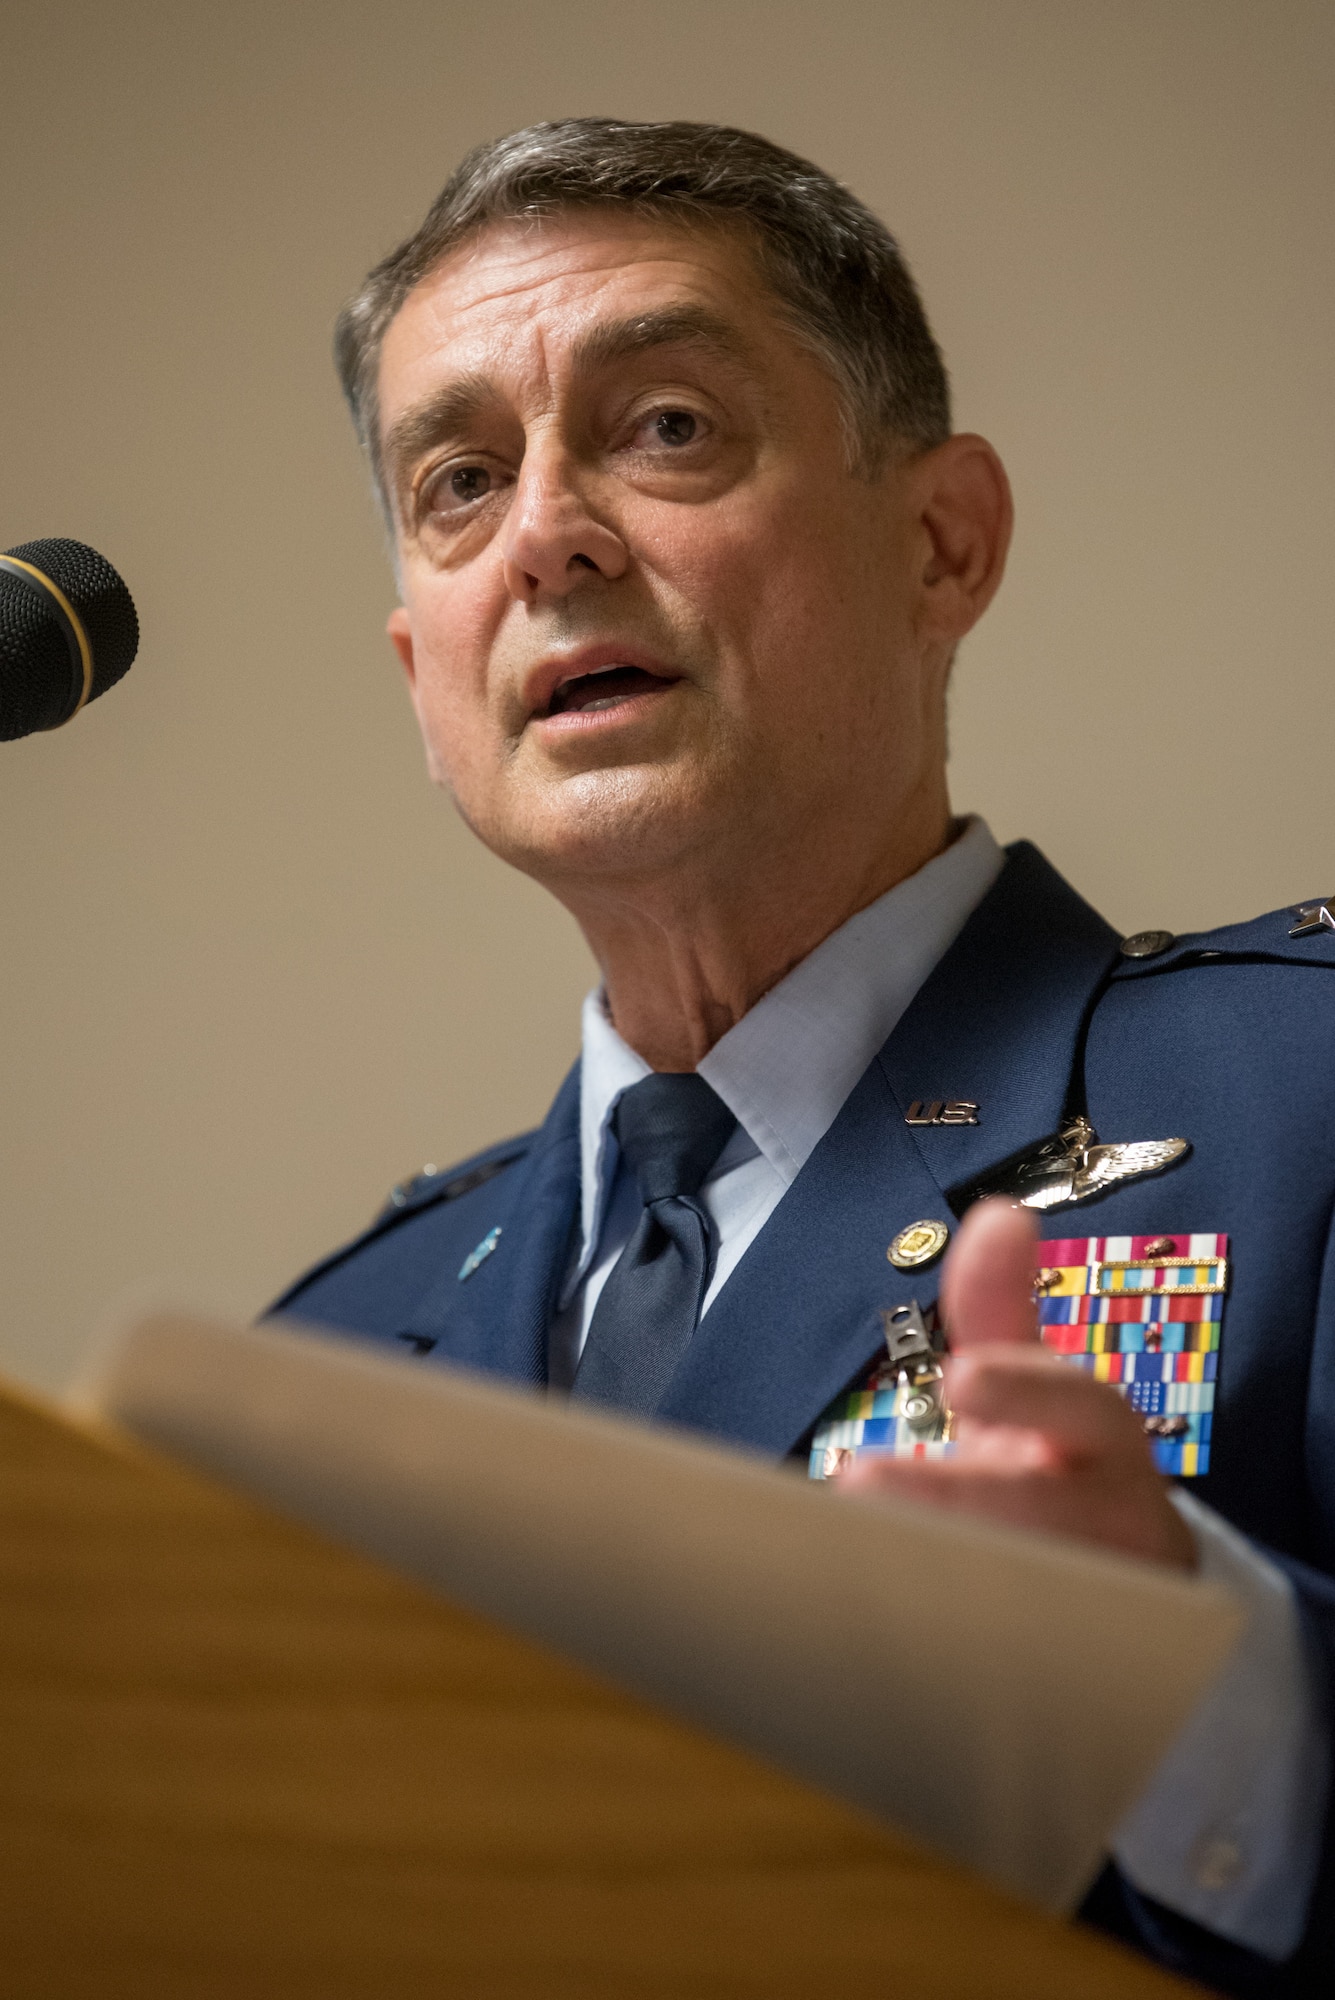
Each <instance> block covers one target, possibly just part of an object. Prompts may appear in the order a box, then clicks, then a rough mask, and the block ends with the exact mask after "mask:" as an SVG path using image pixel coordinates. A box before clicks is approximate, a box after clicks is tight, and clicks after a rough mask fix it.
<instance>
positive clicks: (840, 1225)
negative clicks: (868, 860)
mask: <svg viewBox="0 0 1335 2000" xmlns="http://www.w3.org/2000/svg"><path fill="white" fill-rule="evenodd" d="M1116 947H1117V935H1116V933H1115V932H1114V931H1113V930H1112V929H1111V928H1110V927H1109V926H1108V925H1107V924H1105V923H1104V921H1103V919H1102V918H1101V917H1099V916H1098V915H1097V914H1096V913H1095V912H1094V911H1093V910H1091V909H1090V908H1089V906H1088V905H1087V904H1086V903H1084V902H1082V901H1081V899H1080V898H1079V897H1078V896H1077V895H1076V894H1075V892H1074V891H1073V890H1072V889H1071V888H1070V887H1069V886H1068V885H1067V883H1065V882H1064V881H1063V880H1062V878H1061V876H1059V875H1058V874H1057V873H1056V871H1055V870H1054V869H1053V868H1051V867H1049V865H1048V863H1047V862H1046V861H1044V859H1043V857H1042V856H1041V855H1040V854H1039V853H1038V852H1037V850H1036V849H1035V848H1033V847H1030V846H1029V845H1028V844H1027V843H1020V844H1018V845H1017V846H1016V847H1015V848H1013V849H1011V850H1010V853H1009V858H1008V860H1007V864H1006V867H1005V868H1004V870H1003V871H1002V874H1001V875H1000V877H999V878H998V880H997V882H996V883H995V885H994V886H993V888H992V890H991V891H990V892H989V894H988V895H987V896H986V897H985V898H984V900H983V902H982V903H981V904H980V905H979V907H978V909H977V910H976V911H975V912H974V915H973V916H972V917H971V918H970V920H969V922H968V924H967V925H966V926H965V928H964V930H963V931H962V932H961V934H960V936H959V937H958V938H957V939H956V941H955V943H954V945H953V946H952V947H951V949H950V951H949V952H948V953H947V954H946V957H945V958H944V959H943V960H942V962H941V964H940V965H939V966H938V967H937V969H936V971H935V972H934V973H933V974H932V976H931V978H930V979H929V980H928V981H927V983H926V984H925V985H924V987H923V989H922V991H921V992H920V993H919V995H918V997H917V998H916V1000H915V1001H914V1003H913V1005H912V1007H910V1009H909V1010H908V1012H907V1013H906V1014H905V1016H904V1018H903V1020H902V1021H901V1022H900V1024H899V1026H898V1027H897V1028H896V1029H895V1032H894V1034H893V1035H892V1036H891V1037H890V1039H889V1041H888V1042H887V1043H886V1045H885V1047H884V1049H882V1051H881V1052H880V1054H879V1055H878V1056H877V1058H876V1059H875V1061H874V1062H873V1063H872V1064H871V1065H870V1067H869V1068H868V1069H867V1071H866V1072H865V1074H864V1075H863V1077H862V1078H861V1080H860V1081H859V1083H858V1084H857V1086H856V1088H855V1089H854V1090H853V1092H852V1094H851V1096H850V1097H849V1098H848V1101H847V1102H846V1104H845V1105H844V1107H843V1109H842V1110H841V1112H840V1113H839V1116H838V1118H837V1119H836V1120H835V1122H834V1124H833V1125H832V1126H831V1128H830V1130H829V1131H828V1132H827V1133H826V1135H825V1137H824V1139H823V1140H822V1141H821V1143H820V1145H819V1146H818V1147H817V1148H816V1150H815V1152H814V1153H813V1154H812V1155H811V1158H810V1159H809V1160H808V1161H807V1163H806V1165H805V1166H804V1167H803V1169H802V1171H801V1173H800V1174H799V1175H798V1177H797V1179H796V1180H795V1181H794V1183H793V1185H792V1187H791V1188H790V1189H789V1190H788V1193H787V1194H786V1195H785V1196H784V1198H783V1200H782V1201H781V1202H780V1204H779V1206H778V1208H776V1210H775V1211H774V1213H773V1215H772V1216H771V1217H770V1219H769V1221H768V1222H767V1223H766V1225H765V1227H764V1229H763V1230H762V1231H761V1233H760V1235H759V1236H758V1237H757V1238H756V1241H755V1242H754V1243H753V1244H752V1246H751V1248H750V1249H749V1250H748V1252H747V1254H746V1256H745V1257H744V1258H743V1259H742V1262H741V1263H740V1264H739V1265H738V1267H737V1269H736V1271H735V1272H734V1273H733V1275H732V1277H731V1278H730V1279H729V1281H728V1283H727V1284H726V1285H725V1286H724V1288H723V1290H722V1291H721V1292H720V1293H719V1296H718V1298H717V1299H716V1300H715V1302H714V1304H713V1306H712V1307H711V1308H710V1310H709V1312H708V1313H707V1314H706V1316H705V1318H704V1320H703V1321H702V1322H701V1324H700V1328H699V1330H698V1332H697V1334H696V1336H695V1339H694V1340H693V1341H692V1343H691V1346H690V1348H689V1349H688V1350H687V1352H686V1354H685V1356H684V1357H683V1360H682V1363H681V1366H680V1367H679V1369H678V1371H677V1373H676V1375H675V1376H674V1378H673V1380H672V1382H671V1383H670V1385H669V1387H668V1392H667V1396H666V1398H665V1400H664V1403H663V1405H662V1407H661V1409H660V1411H659V1415H660V1416H661V1417H662V1418H664V1419H665V1420H667V1421H670V1422H675V1423H681V1424H687V1425H690V1426H692V1427H693V1428H696V1429H700V1430H707V1431H716V1432H721V1433H723V1434H726V1435H728V1436H730V1437H733V1438H736V1439H737V1440H738V1441H739V1442H741V1443H744V1444H751V1445H754V1446H756V1447H757V1448H759V1449H761V1450H764V1451H768V1452H779V1453H786V1452H788V1451H790V1450H791V1449H792V1448H793V1446H794V1445H795V1444H797V1443H798V1442H799V1441H800V1439H801V1438H802V1437H803V1436H804V1435H805V1433H806V1432H807V1431H809V1430H810V1428H811V1426H812V1425H813V1424H814V1423H815V1421H816V1420H817V1418H818V1417H819V1416H820V1413H821V1411H822V1410H823V1409H824V1408H825V1407H826V1405H827V1404H828V1403H829V1402H830V1401H831V1400H832V1399H833V1398H834V1397H835V1396H836V1395H838V1394H839V1392H840V1391H841V1390H842V1389H844V1388H845V1387H847V1385H848V1383H849V1382H850V1381H852V1380H853V1379H854V1378H855V1377H856V1376H857V1375H858V1374H859V1373H860V1372H861V1371H862V1370H863V1369H864V1368H865V1367H866V1366H867V1365H868V1363H869V1362H870V1361H871V1360H872V1359H873V1357H874V1356H875V1354H876V1353H877V1351H878V1350H879V1348H880V1346H881V1341H882V1333H881V1324H880V1317H879V1314H880V1310H881V1309H882V1308H884V1307H887V1306H895V1305H900V1304H902V1303H904V1302H905V1301H906V1300H908V1299H911V1298H916V1299H917V1300H918V1301H919V1303H920V1304H922V1305H926V1304H927V1303H928V1302H929V1301H930V1300H933V1299H934V1298H935V1297H936V1291H937V1284H938V1280H939V1274H940V1264H939V1263H937V1264H935V1265H934V1266H933V1267H932V1268H931V1269H930V1270H926V1271H917V1272H913V1271H899V1270H897V1269H896V1268H895V1267H894V1266H893V1265H892V1264H891V1263H890V1262H889V1261H888V1259H887V1257H886V1250H887V1247H888V1245H889V1243H890V1241H891V1239H892V1237H894V1236H895V1235H896V1234H897V1233H898V1232H899V1231H900V1230H901V1229H903V1228H906V1227H907V1226H908V1225H909V1224H910V1223H913V1222H920V1221H940V1222H943V1223H945V1224H946V1225H947V1226H948V1227H950V1228H951V1229H952V1230H953V1227H954V1220H955V1219H954V1216H953V1214H952V1211H951V1208H950V1204H949V1202H948V1201H947V1199H946V1193H945V1190H946V1189H947V1188H948V1187H950V1186H952V1185H954V1184H955V1183H956V1182H958V1181H960V1180H962V1179H966V1178H969V1179H971V1178H973V1176H974V1175H975V1174H976V1173H978V1172H980V1171H981V1170H982V1169H983V1168H984V1167H987V1166H991V1165H994V1164H996V1163H997V1162H998V1161H999V1160H1002V1159H1005V1158H1006V1157H1007V1156H1008V1155H1009V1154H1010V1153H1013V1152H1015V1151H1017V1150H1018V1149H1019V1148H1020V1147H1021V1146H1024V1145H1028V1144H1030V1143H1032V1142H1033V1141H1034V1140H1036V1139H1040V1138H1043V1137H1045V1136H1046V1135H1047V1134H1048V1133H1050V1132H1052V1131H1053V1130H1054V1129H1055V1128H1056V1126H1057V1125H1058V1123H1059V1121H1060V1118H1061V1114H1062V1110H1063V1107H1064V1103H1065V1099H1066V1094H1067V1090H1068V1087H1069V1081H1070V1076H1071V1070H1072V1065H1073V1062H1074V1059H1075V1055H1076V1051H1077V1048H1078V1044H1079V1040H1080V1035H1081V1030H1082V1025H1083V1022H1084V1019H1085V1015H1086V1011H1087V1009H1088V1006H1089V1004H1090V1001H1091V999H1092V997H1093V995H1094V994H1095V993H1096V992H1097V990H1098V988H1099V986H1100V985H1101V983H1102V980H1103V978H1104V976H1105V975H1106V972H1107V969H1108V967H1109V965H1110V964H1111V963H1112V962H1113V959H1114V957H1115V954H1116ZM915 1097H922V1098H925V1099H928V1100H930V1099H932V1098H937V1097H939V1098H942V1099H950V1098H954V1099H959V1098H971V1099H973V1100H974V1101H975V1102H976V1103H977V1104H978V1105H979V1106H980V1111H979V1120H980V1122H979V1124H978V1125H976V1126H948V1127H941V1128H934V1127H928V1128H921V1127H916V1126H908V1125H906V1124H905V1122H904V1116H905V1112H906V1111H907V1109H908V1107H909V1105H910V1104H911V1103H912V1101H913V1099H914V1098H915Z"/></svg>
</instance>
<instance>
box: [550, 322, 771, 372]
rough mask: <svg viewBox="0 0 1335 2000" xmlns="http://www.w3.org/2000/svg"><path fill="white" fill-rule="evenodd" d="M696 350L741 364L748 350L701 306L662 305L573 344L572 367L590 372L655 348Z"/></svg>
mask: <svg viewBox="0 0 1335 2000" xmlns="http://www.w3.org/2000/svg"><path fill="white" fill-rule="evenodd" d="M682 346H690V347H699V348H703V349H704V350H705V351H706V352H707V353H711V354H713V355H715V356H717V358H718V359H719V360H721V361H733V362H736V361H745V360H747V359H749V356H750V349H749V347H748V346H747V343H746V342H745V341H744V340H743V339H742V337H741V335H740V334H739V333H738V332H737V330H736V328H735V327H733V326H730V325H729V323H728V321H727V320H726V319H722V318H720V316H719V315H718V314H717V313H713V312H710V311H709V310H708V308H707V307H705V306H663V307H661V308H660V309H659V311H657V312H647V313H636V314H634V315H633V316H632V317H631V318H629V319H614V320H604V321H603V322H602V323H601V324H600V325H598V326H594V327H590V329H589V331H588V332H587V333H585V334H582V335H581V336H580V338H579V339H578V340H577V341H576V342H575V348H574V362H575V366H576V368H579V369H582V370H584V371H586V372H590V373H591V372H592V371H593V370H594V369H595V368H605V367H606V366H607V365H608V363H609V362H613V361H624V360H626V359H627V358H628V357H629V356H631V355H634V354H645V353H648V352H649V351H650V350H651V349H652V348H655V347H682Z"/></svg>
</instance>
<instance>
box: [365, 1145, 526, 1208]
mask: <svg viewBox="0 0 1335 2000" xmlns="http://www.w3.org/2000/svg"><path fill="white" fill-rule="evenodd" d="M536 1137H537V1134H536V1133H535V1132H523V1133H521V1134H520V1135H519V1137H518V1138H516V1139H504V1140H502V1141H501V1143H500V1145H498V1146H488V1147H487V1149H486V1151H485V1152H481V1153H474V1154H473V1155H472V1157H471V1159H467V1160H461V1161H460V1162H459V1164H458V1165H457V1166H454V1167H436V1166H425V1167H423V1168H422V1170H421V1172H420V1173H417V1174H410V1175H409V1176H408V1178H407V1179H406V1180H401V1181H399V1182H397V1183H396V1184H395V1186H393V1187H392V1188H391V1189H390V1191H389V1194H388V1196H387V1197H386V1200H385V1205H384V1207H383V1209H382V1210H381V1211H380V1218H381V1219H383V1218H385V1217H387V1216H391V1215H395V1214H398V1213H406V1212H407V1211H408V1210H410V1209H416V1208H425V1207H427V1206H429V1205H430V1204H431V1203H432V1202H438V1201H458V1199H459V1197H460V1196H461V1195H465V1194H471V1193H472V1192H473V1189H474V1188H480V1187H483V1186H484V1185H485V1184H486V1182H488V1181H490V1180H494V1179H495V1178H496V1176H497V1174H503V1173H504V1172H505V1169H506V1168H507V1167H511V1166H513V1165H514V1163H515V1161H516V1160H522V1159H523V1157H524V1155H525V1153H527V1151H528V1149H529V1147H530V1146H531V1145H532V1144H533V1141H534V1139H535V1138H536Z"/></svg>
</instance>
